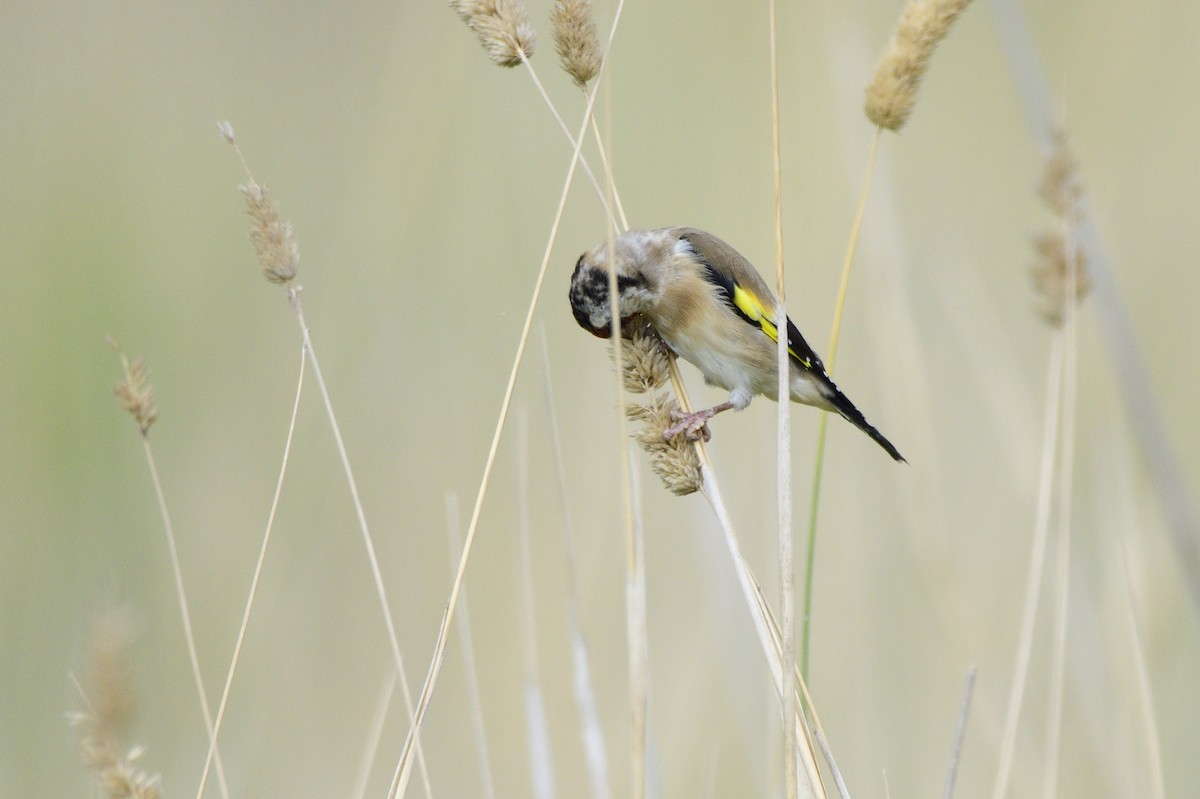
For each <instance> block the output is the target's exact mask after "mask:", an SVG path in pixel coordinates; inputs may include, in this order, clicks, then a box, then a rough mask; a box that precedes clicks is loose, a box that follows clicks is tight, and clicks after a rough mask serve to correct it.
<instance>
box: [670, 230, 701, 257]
mask: <svg viewBox="0 0 1200 799" xmlns="http://www.w3.org/2000/svg"><path fill="white" fill-rule="evenodd" d="M671 254H672V255H677V256H678V255H682V256H684V257H685V258H692V259H695V258H696V248H695V247H693V246H692V243H691V242H690V241H688V240H687V239H685V238H683V237H682V236H681V237H680V238H678V239H676V240H675V245H674V246H673V247H671Z"/></svg>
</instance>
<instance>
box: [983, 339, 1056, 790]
mask: <svg viewBox="0 0 1200 799" xmlns="http://www.w3.org/2000/svg"><path fill="white" fill-rule="evenodd" d="M1062 361H1063V343H1062V331H1061V330H1055V331H1054V332H1053V333H1052V338H1051V340H1050V364H1049V372H1050V373H1049V376H1048V377H1047V380H1046V418H1045V421H1044V431H1043V433H1042V463H1041V479H1040V480H1039V481H1038V485H1039V488H1038V498H1037V510H1036V515H1035V518H1034V525H1033V541H1032V542H1031V544H1030V548H1029V569H1028V572H1027V574H1026V577H1025V608H1024V611H1023V612H1022V616H1021V632H1020V637H1019V639H1018V642H1017V652H1016V658H1015V662H1014V663H1013V683H1012V687H1011V688H1010V689H1009V695H1008V710H1007V711H1006V713H1005V719H1004V732H1003V734H1002V737H1001V739H1000V755H999V765H998V767H997V769H996V781H995V783H994V784H993V787H992V799H1003V798H1004V796H1005V795H1006V794H1007V793H1008V781H1009V778H1010V775H1011V772H1012V759H1013V752H1014V751H1015V749H1016V742H1017V726H1018V722H1019V720H1020V717H1021V700H1022V699H1023V698H1024V696H1025V682H1026V679H1027V678H1028V676H1029V656H1030V654H1031V652H1032V650H1033V628H1034V624H1035V622H1036V621H1037V609H1038V600H1039V597H1040V595H1041V586H1042V570H1043V568H1044V566H1045V561H1046V538H1047V535H1048V531H1049V528H1050V498H1051V489H1052V483H1053V481H1054V462H1055V459H1056V453H1057V442H1058V427H1059V408H1060V407H1061V402H1060V397H1061V393H1062V372H1063V370H1062Z"/></svg>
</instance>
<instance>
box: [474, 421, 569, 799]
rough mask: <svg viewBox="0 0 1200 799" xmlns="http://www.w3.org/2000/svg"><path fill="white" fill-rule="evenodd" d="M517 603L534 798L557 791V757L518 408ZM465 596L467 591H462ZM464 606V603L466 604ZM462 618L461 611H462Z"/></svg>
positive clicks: (523, 426) (525, 442)
mask: <svg viewBox="0 0 1200 799" xmlns="http://www.w3.org/2000/svg"><path fill="white" fill-rule="evenodd" d="M516 438H517V442H516V443H517V447H516V449H517V457H516V461H517V468H516V472H517V496H516V505H517V593H518V596H517V605H518V608H519V612H518V623H517V628H518V631H519V632H518V635H519V637H520V639H521V672H522V673H521V685H522V695H523V700H524V701H523V704H524V707H525V742H526V747H527V749H528V755H529V772H530V775H531V778H532V783H533V791H532V794H533V797H534V799H551V798H552V797H553V796H554V795H555V788H554V782H555V780H554V760H553V757H552V755H551V749H550V733H549V724H548V722H547V720H546V699H545V695H544V693H543V691H542V678H541V668H540V666H539V665H538V639H537V610H536V608H537V599H536V592H535V591H534V577H533V554H532V544H531V542H530V539H531V537H532V532H531V527H532V522H531V520H530V516H531V513H530V485H529V410H528V408H525V407H524V406H522V407H520V408H518V409H517V430H516ZM463 599H464V600H465V599H466V595H465V594H464V595H463ZM463 607H464V609H465V607H466V606H465V605H464V606H463ZM459 618H460V619H461V618H462V616H461V614H460V615H459Z"/></svg>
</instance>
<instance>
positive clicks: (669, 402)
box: [625, 393, 704, 497]
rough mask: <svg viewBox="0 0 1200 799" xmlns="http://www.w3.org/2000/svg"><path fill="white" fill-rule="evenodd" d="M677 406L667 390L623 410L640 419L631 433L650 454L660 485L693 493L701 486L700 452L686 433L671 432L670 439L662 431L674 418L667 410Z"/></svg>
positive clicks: (671, 489)
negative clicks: (634, 431) (681, 434)
mask: <svg viewBox="0 0 1200 799" xmlns="http://www.w3.org/2000/svg"><path fill="white" fill-rule="evenodd" d="M678 409H679V403H678V402H676V401H675V400H674V399H671V398H670V397H669V396H668V395H667V394H665V393H664V394H658V393H656V394H653V395H651V397H650V400H649V401H648V402H646V403H645V404H644V405H637V404H633V405H630V406H629V407H627V408H626V409H625V414H626V415H627V416H628V417H629V418H630V419H632V420H634V421H640V422H642V423H643V424H642V426H641V428H639V429H638V431H637V432H636V433H634V434H633V439H634V441H636V442H637V443H638V444H639V445H640V446H641V448H642V449H643V450H645V451H646V454H647V455H649V456H650V468H651V469H653V470H654V473H655V474H657V475H658V479H660V480H662V483H663V487H664V488H666V489H667V490H668V491H670V492H671V493H672V494H675V495H676V496H680V497H685V496H687V495H688V494H694V493H696V492H697V491H699V490H700V489H701V488H702V487H703V483H704V481H703V477H702V475H701V472H700V456H698V455H697V454H696V448H695V446H693V445H692V443H691V442H690V441H688V440H687V436H674V437H673V438H672V439H671V440H670V441H667V440H666V439H664V438H663V433H664V432H665V431H666V430H667V428H668V427H670V426H671V425H672V424H674V422H673V421H672V420H671V412H672V411H675V410H678Z"/></svg>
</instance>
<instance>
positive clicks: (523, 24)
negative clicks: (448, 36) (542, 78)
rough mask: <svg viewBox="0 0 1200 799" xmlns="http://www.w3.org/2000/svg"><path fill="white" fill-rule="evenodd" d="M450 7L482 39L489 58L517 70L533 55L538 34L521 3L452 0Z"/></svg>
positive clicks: (498, 0) (503, 0)
mask: <svg viewBox="0 0 1200 799" xmlns="http://www.w3.org/2000/svg"><path fill="white" fill-rule="evenodd" d="M450 7H451V8H453V9H454V11H455V13H457V14H458V16H459V17H461V18H462V21H463V22H465V23H467V27H468V28H470V29H471V30H472V31H474V32H475V35H476V36H478V37H479V41H480V43H481V44H482V45H483V49H485V50H487V54H488V58H490V59H492V61H493V62H495V63H496V64H499V65H500V66H502V67H515V66H517V65H518V64H520V63H521V59H522V56H524V57H525V58H529V57H530V56H532V55H533V48H534V44H535V43H536V40H537V34H536V32H535V31H534V30H533V25H531V24H529V16H528V15H527V14H526V13H525V6H524V4H522V3H521V0H450Z"/></svg>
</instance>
